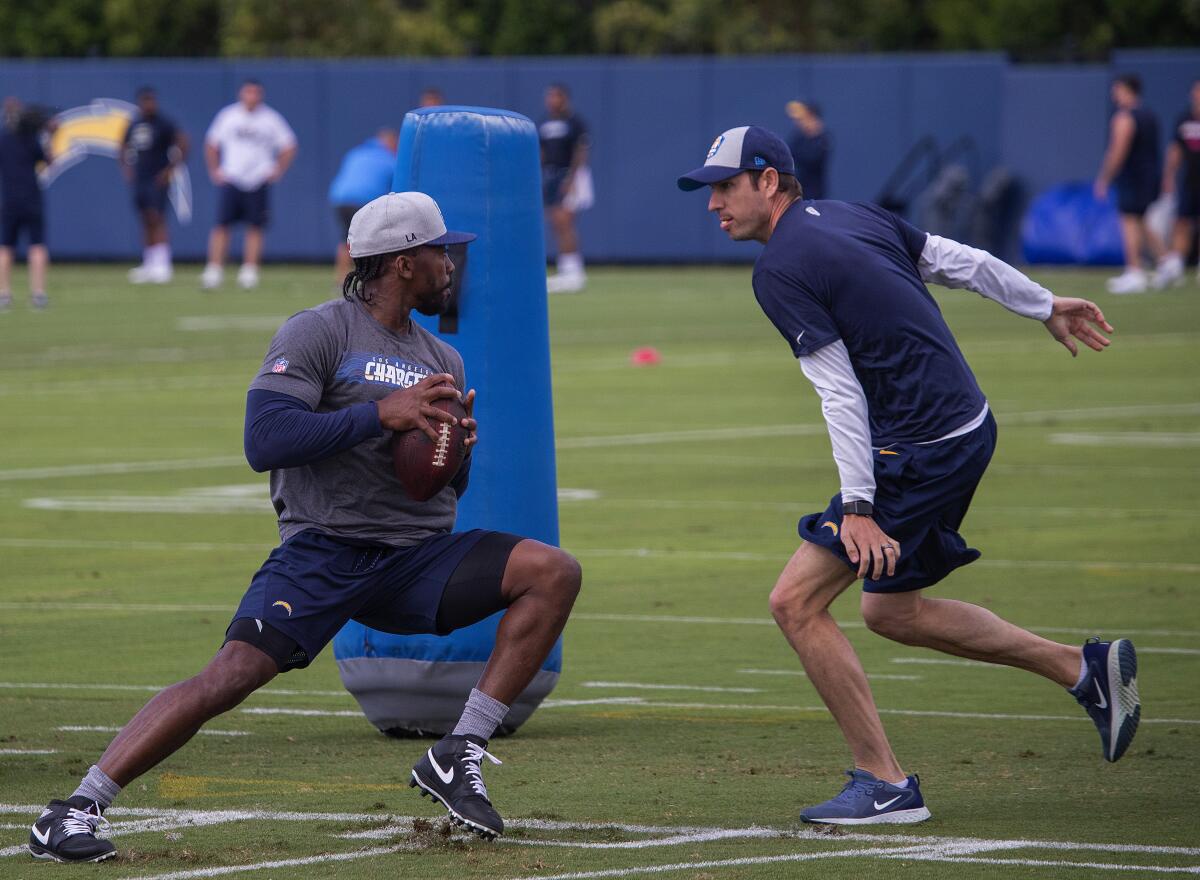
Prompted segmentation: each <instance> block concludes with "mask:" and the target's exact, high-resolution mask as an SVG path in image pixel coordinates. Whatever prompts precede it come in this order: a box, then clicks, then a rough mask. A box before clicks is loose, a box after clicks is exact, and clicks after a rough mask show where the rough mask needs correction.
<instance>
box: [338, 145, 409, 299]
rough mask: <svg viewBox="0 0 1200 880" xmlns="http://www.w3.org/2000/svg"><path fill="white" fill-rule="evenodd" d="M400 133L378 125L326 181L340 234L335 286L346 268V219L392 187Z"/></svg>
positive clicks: (339, 286)
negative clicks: (373, 133) (328, 182)
mask: <svg viewBox="0 0 1200 880" xmlns="http://www.w3.org/2000/svg"><path fill="white" fill-rule="evenodd" d="M399 139H400V135H399V134H398V133H397V132H396V130H395V129H394V128H381V129H379V131H377V132H376V133H375V136H374V137H370V138H367V139H366V140H365V141H363V142H362V143H361V144H359V145H358V146H357V147H353V148H352V149H351V150H350V151H349V152H347V153H346V155H345V156H344V157H342V164H341V166H340V167H339V168H338V172H337V176H335V177H334V178H333V182H332V183H331V184H329V204H330V205H332V206H333V213H334V215H335V217H336V218H337V222H338V228H339V229H341V232H342V237H341V241H340V242H339V243H338V249H337V260H336V265H335V275H336V279H337V283H338V288H339V289H341V282H342V279H343V278H345V277H346V273H347V272H349V271H350V245H349V244H347V243H346V237H347V236H348V235H349V234H350V221H351V220H352V219H353V217H354V215H355V213H357V212H358V209H359V208H361V207H362V206H363V205H365V204H366V203H367V202H369V201H371V200H372V199H376V198H378V197H379V196H382V195H385V194H387V193H389V192H391V190H392V177H393V176H394V175H395V173H396V145H397V143H398V142H399Z"/></svg>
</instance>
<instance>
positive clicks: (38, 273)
mask: <svg viewBox="0 0 1200 880" xmlns="http://www.w3.org/2000/svg"><path fill="white" fill-rule="evenodd" d="M49 267H50V251H48V250H47V249H46V246H45V245H44V244H33V245H30V246H29V294H30V298H31V299H30V301H31V302H32V303H33V305H34V306H35V307H37V308H42V307H44V306H45V305H46V273H47V270H48V269H49Z"/></svg>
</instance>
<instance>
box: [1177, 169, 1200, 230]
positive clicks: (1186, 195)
mask: <svg viewBox="0 0 1200 880" xmlns="http://www.w3.org/2000/svg"><path fill="white" fill-rule="evenodd" d="M1178 192H1179V211H1178V216H1180V217H1187V218H1190V219H1192V220H1195V219H1196V218H1197V217H1200V175H1198V176H1197V177H1196V179H1195V180H1188V179H1187V178H1186V177H1185V178H1184V179H1183V181H1182V183H1181V185H1180V187H1179V190H1178Z"/></svg>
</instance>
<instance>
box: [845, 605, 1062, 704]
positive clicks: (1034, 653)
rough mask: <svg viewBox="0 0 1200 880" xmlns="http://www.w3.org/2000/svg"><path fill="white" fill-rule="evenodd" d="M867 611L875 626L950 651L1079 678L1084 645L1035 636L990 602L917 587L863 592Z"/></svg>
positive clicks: (1058, 677) (1056, 677) (908, 641)
mask: <svg viewBox="0 0 1200 880" xmlns="http://www.w3.org/2000/svg"><path fill="white" fill-rule="evenodd" d="M862 615H863V620H865V621H866V623H867V626H868V627H870V628H871V630H872V632H876V633H879V635H881V636H885V637H886V638H889V639H891V640H892V641H894V642H900V643H901V644H904V645H915V646H918V647H922V648H933V649H934V650H935V651H941V652H942V653H944V654H953V655H954V656H956V657H968V658H970V659H971V660H983V661H984V662H987V663H997V664H1001V665H1004V666H1016V667H1018V668H1019V669H1028V670H1029V671H1030V672H1036V673H1037V674H1038V675H1041V676H1045V677H1046V678H1048V679H1050V680H1051V681H1053V682H1057V683H1058V684H1061V685H1062V686H1063V687H1067V688H1069V687H1073V686H1074V684H1075V682H1076V681H1077V680H1078V679H1079V664H1080V662H1081V655H1082V649H1081V648H1078V647H1073V646H1071V645H1060V644H1059V643H1058V642H1052V641H1050V640H1049V639H1043V638H1042V637H1041V636H1035V635H1034V634H1033V633H1031V632H1028V631H1027V630H1023V629H1021V628H1020V627H1019V626H1016V625H1015V624H1012V623H1009V622H1008V621H1007V620H1004V619H1003V618H1001V617H997V616H996V615H995V614H993V613H992V612H991V611H988V610H987V609H986V608H980V607H979V606H978V605H971V604H970V603H968V602H959V601H957V600H956V599H929V598H926V597H925V596H923V595H922V594H921V591H920V590H917V591H914V592H911V593H863V597H862Z"/></svg>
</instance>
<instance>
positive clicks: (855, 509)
mask: <svg viewBox="0 0 1200 880" xmlns="http://www.w3.org/2000/svg"><path fill="white" fill-rule="evenodd" d="M842 513H843V514H846V513H852V514H854V515H855V516H871V515H872V514H874V513H875V506H874V505H873V504H871V502H870V501H843V502H842Z"/></svg>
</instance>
